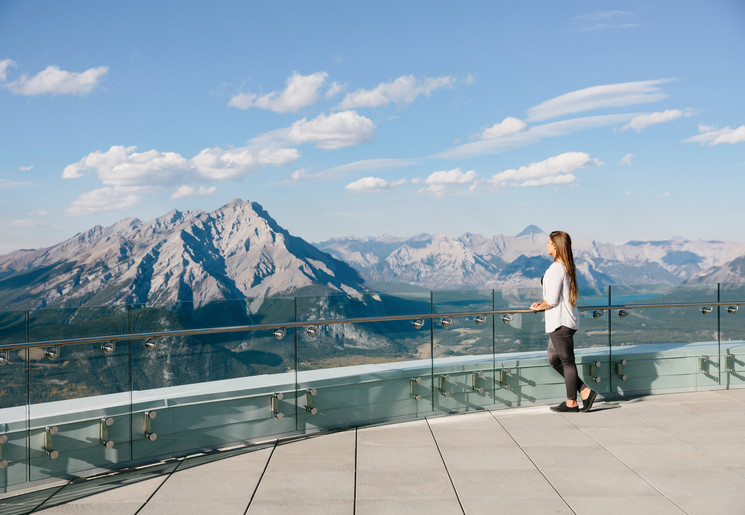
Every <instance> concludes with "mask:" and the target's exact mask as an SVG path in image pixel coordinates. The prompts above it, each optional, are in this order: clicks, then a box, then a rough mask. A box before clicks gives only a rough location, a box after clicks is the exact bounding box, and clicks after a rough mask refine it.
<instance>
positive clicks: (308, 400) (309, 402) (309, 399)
mask: <svg viewBox="0 0 745 515" xmlns="http://www.w3.org/2000/svg"><path fill="white" fill-rule="evenodd" d="M317 393H318V390H316V389H315V388H309V389H307V390H305V411H307V412H308V413H310V414H311V415H315V414H316V413H318V408H314V407H313V397H315V396H316V394H317Z"/></svg>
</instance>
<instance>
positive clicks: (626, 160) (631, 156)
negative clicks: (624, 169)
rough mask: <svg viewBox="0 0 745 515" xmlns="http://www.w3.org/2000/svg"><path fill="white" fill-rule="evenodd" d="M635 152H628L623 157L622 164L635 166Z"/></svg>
mask: <svg viewBox="0 0 745 515" xmlns="http://www.w3.org/2000/svg"><path fill="white" fill-rule="evenodd" d="M633 159H634V154H626V155H625V156H623V157H622V158H621V164H622V165H624V166H633V165H634V162H633Z"/></svg>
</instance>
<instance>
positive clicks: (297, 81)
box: [228, 72, 333, 113]
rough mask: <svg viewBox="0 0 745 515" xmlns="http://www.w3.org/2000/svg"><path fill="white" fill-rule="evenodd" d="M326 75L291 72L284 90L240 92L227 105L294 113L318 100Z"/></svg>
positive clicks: (323, 73)
mask: <svg viewBox="0 0 745 515" xmlns="http://www.w3.org/2000/svg"><path fill="white" fill-rule="evenodd" d="M327 77H328V74H327V73H326V72H316V73H312V74H310V75H300V74H299V73H297V72H293V74H292V75H291V76H290V77H289V78H288V79H287V81H286V87H285V89H284V90H282V91H273V92H271V93H268V94H266V95H257V94H255V93H240V94H238V95H236V96H234V97H233V98H231V99H230V102H229V103H228V105H229V106H230V107H236V108H238V109H249V108H251V107H256V108H259V109H264V110H267V111H274V112H275V113H295V112H297V111H299V110H300V109H302V108H303V107H307V106H310V105H313V104H315V103H316V102H317V101H318V90H319V89H320V88H321V86H323V83H324V82H325V81H326V78H327ZM332 87H333V86H332Z"/></svg>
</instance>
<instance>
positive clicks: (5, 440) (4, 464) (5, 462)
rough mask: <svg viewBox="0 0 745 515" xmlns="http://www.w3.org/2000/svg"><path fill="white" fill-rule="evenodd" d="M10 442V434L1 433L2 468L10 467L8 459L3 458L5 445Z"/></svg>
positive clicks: (0, 464)
mask: <svg viewBox="0 0 745 515" xmlns="http://www.w3.org/2000/svg"><path fill="white" fill-rule="evenodd" d="M6 443H8V435H0V470H2V469H6V468H8V460H5V459H3V445H4V444H6Z"/></svg>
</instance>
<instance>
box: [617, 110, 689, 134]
mask: <svg viewBox="0 0 745 515" xmlns="http://www.w3.org/2000/svg"><path fill="white" fill-rule="evenodd" d="M691 115H693V110H692V109H687V110H685V111H681V110H680V109H666V110H665V111H662V112H657V113H643V114H640V115H637V116H634V117H633V118H632V119H631V121H630V122H629V123H627V124H626V125H624V126H623V127H621V130H628V129H634V130H635V131H636V132H641V130H642V129H646V128H647V127H649V126H650V125H658V124H660V123H668V122H672V121H673V120H677V119H678V118H681V117H683V116H691Z"/></svg>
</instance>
